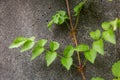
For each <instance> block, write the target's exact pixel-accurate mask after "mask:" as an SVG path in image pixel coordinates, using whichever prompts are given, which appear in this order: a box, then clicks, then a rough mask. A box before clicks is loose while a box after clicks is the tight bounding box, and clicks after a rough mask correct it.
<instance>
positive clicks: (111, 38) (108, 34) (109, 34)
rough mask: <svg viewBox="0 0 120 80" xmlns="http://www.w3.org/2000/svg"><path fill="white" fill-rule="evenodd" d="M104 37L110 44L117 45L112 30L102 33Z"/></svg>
mask: <svg viewBox="0 0 120 80" xmlns="http://www.w3.org/2000/svg"><path fill="white" fill-rule="evenodd" d="M102 37H103V38H104V39H105V40H106V41H108V42H110V43H112V44H116V38H115V34H114V32H113V30H111V29H110V30H107V31H104V32H103V33H102Z"/></svg>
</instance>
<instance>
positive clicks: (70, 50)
mask: <svg viewBox="0 0 120 80" xmlns="http://www.w3.org/2000/svg"><path fill="white" fill-rule="evenodd" d="M73 53H74V48H73V47H72V46H71V45H69V46H67V47H66V48H65V49H64V57H71V56H72V55H73Z"/></svg>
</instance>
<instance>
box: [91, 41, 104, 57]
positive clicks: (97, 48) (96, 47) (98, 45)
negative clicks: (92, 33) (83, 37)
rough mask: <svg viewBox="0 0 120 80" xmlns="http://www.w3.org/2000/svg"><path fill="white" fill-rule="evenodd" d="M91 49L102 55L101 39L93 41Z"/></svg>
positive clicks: (102, 45)
mask: <svg viewBox="0 0 120 80" xmlns="http://www.w3.org/2000/svg"><path fill="white" fill-rule="evenodd" d="M92 48H93V49H94V50H95V51H97V52H98V53H100V54H101V55H104V43H103V40H102V39H100V40H98V41H94V42H93V44H92Z"/></svg>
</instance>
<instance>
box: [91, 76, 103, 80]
mask: <svg viewBox="0 0 120 80" xmlns="http://www.w3.org/2000/svg"><path fill="white" fill-rule="evenodd" d="M91 80H104V79H103V78H100V77H96V78H92V79H91Z"/></svg>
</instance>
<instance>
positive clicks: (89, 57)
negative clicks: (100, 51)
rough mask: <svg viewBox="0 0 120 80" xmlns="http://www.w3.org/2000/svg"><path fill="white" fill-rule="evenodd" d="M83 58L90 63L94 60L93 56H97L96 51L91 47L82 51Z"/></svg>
mask: <svg viewBox="0 0 120 80" xmlns="http://www.w3.org/2000/svg"><path fill="white" fill-rule="evenodd" d="M84 56H85V58H86V59H87V60H88V61H90V62H91V63H94V62H95V58H96V56H97V52H96V51H95V50H93V49H91V50H90V51H86V52H85V53H84Z"/></svg>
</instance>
